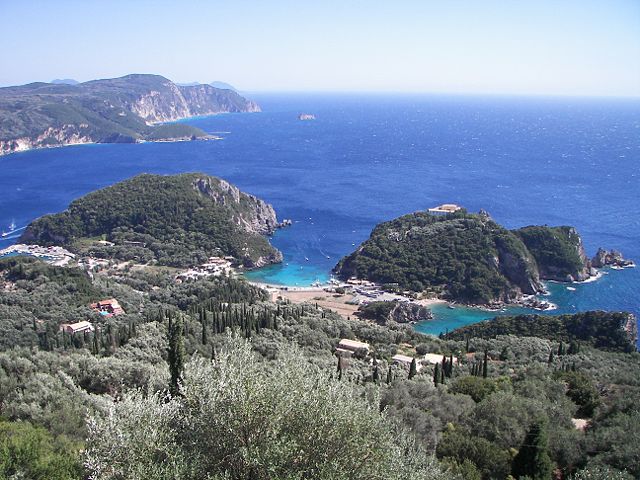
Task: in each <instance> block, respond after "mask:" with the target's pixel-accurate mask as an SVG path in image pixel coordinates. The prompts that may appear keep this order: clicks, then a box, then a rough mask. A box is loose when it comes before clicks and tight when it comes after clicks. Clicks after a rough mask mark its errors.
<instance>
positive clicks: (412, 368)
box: [409, 358, 418, 380]
mask: <svg viewBox="0 0 640 480" xmlns="http://www.w3.org/2000/svg"><path fill="white" fill-rule="evenodd" d="M416 373H418V367H417V365H416V359H415V358H414V359H413V360H411V365H410V366H409V380H411V379H412V378H413V377H415V376H416Z"/></svg>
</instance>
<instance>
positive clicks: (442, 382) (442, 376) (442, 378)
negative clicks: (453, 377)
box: [440, 366, 446, 385]
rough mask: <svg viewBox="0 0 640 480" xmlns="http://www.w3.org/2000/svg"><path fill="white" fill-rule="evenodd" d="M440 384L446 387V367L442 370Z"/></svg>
mask: <svg viewBox="0 0 640 480" xmlns="http://www.w3.org/2000/svg"><path fill="white" fill-rule="evenodd" d="M440 383H441V384H442V385H444V384H445V383H446V382H445V373H444V366H443V367H442V368H441V369H440Z"/></svg>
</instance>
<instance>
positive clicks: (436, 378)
mask: <svg viewBox="0 0 640 480" xmlns="http://www.w3.org/2000/svg"><path fill="white" fill-rule="evenodd" d="M439 382H440V364H439V363H436V367H435V368H434V370H433V384H434V385H435V386H438V383H439Z"/></svg>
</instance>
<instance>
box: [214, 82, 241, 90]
mask: <svg viewBox="0 0 640 480" xmlns="http://www.w3.org/2000/svg"><path fill="white" fill-rule="evenodd" d="M209 85H211V86H212V87H214V88H220V89H222V90H233V91H234V92H237V91H238V90H237V89H236V88H235V87H234V86H232V85H229V84H228V83H225V82H211V83H210V84H209Z"/></svg>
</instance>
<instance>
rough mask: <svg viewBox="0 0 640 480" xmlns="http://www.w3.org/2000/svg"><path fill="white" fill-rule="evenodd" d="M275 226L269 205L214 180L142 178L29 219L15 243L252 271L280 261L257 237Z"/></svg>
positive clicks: (193, 176) (185, 176)
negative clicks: (222, 263) (220, 262)
mask: <svg viewBox="0 0 640 480" xmlns="http://www.w3.org/2000/svg"><path fill="white" fill-rule="evenodd" d="M279 226H280V224H279V223H278V221H277V219H276V213H275V211H274V209H273V207H272V206H271V205H269V204H268V203H266V202H264V201H263V200H260V199H258V198H256V197H254V196H253V195H249V194H246V193H244V192H241V191H240V190H239V189H238V188H237V187H235V186H233V185H231V184H230V183H228V182H227V181H225V180H222V179H220V178H216V177H211V176H208V175H205V174H202V173H189V174H181V175H174V176H162V175H149V174H144V175H139V176H137V177H134V178H132V179H129V180H126V181H123V182H120V183H117V184H115V185H113V186H111V187H108V188H104V189H102V190H98V191H95V192H93V193H90V194H88V195H86V196H84V197H82V198H80V199H78V200H75V201H74V202H72V203H71V205H69V208H68V209H67V210H66V211H64V212H61V213H58V214H54V215H45V216H44V217H41V218H39V219H37V220H35V221H34V222H32V223H31V224H30V225H29V226H28V227H27V228H26V230H25V231H24V233H23V235H22V237H21V238H20V240H19V243H23V244H36V245H40V246H43V247H48V246H54V245H55V246H62V247H65V248H67V249H68V250H69V251H71V252H72V253H74V254H80V255H85V256H87V255H88V256H91V257H97V258H115V259H119V260H123V261H129V260H134V261H137V262H140V263H149V262H153V263H157V264H159V265H169V266H174V267H189V266H193V265H198V264H202V263H203V262H205V261H206V260H207V259H208V258H209V257H212V256H231V257H233V258H234V259H235V260H236V261H237V262H238V263H239V264H241V265H243V266H244V267H247V268H254V267H260V266H264V265H268V264H270V263H277V262H280V261H281V260H282V254H281V253H280V252H279V251H278V250H276V249H275V248H273V247H272V246H271V245H270V244H269V242H268V240H267V239H266V238H265V236H264V235H268V234H271V233H273V232H274V230H275V229H276V228H278V227H279Z"/></svg>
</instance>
